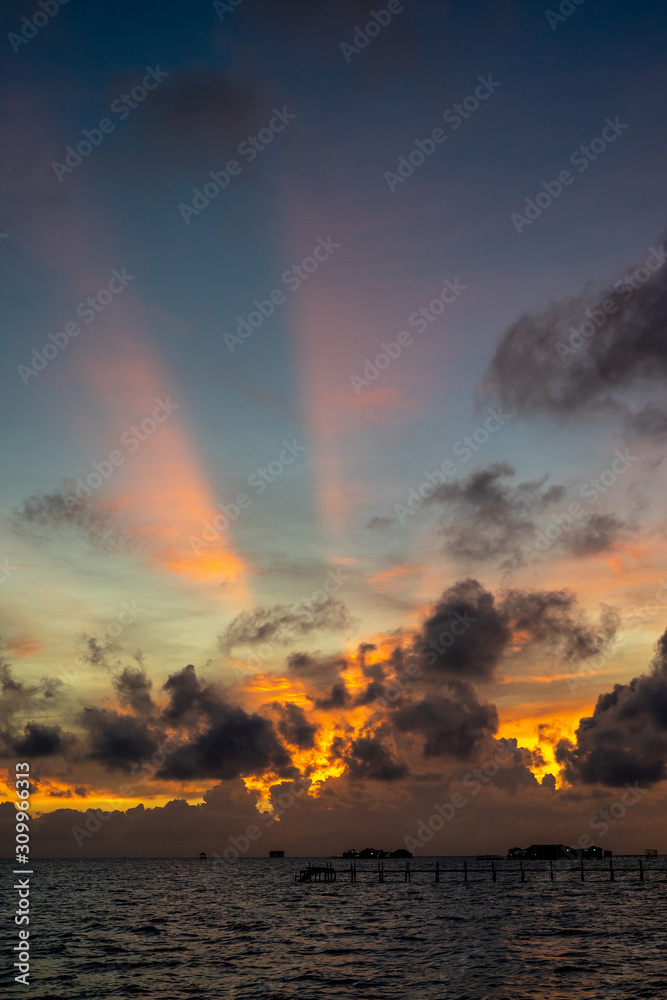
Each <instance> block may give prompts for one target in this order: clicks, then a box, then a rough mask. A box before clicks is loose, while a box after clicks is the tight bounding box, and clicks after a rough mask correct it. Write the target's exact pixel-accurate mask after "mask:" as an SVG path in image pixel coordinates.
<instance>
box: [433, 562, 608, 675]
mask: <svg viewBox="0 0 667 1000" xmlns="http://www.w3.org/2000/svg"><path fill="white" fill-rule="evenodd" d="M619 621H620V619H619V615H618V613H617V612H616V611H615V610H614V609H613V608H610V607H607V606H604V605H603V606H602V609H601V613H600V622H599V623H598V624H597V625H596V624H594V623H591V622H589V620H588V619H587V617H586V615H585V614H584V613H583V612H582V611H581V610H580V609H578V608H577V599H576V596H575V595H574V594H573V593H571V592H570V591H566V590H559V591H521V590H509V591H506V592H505V593H504V595H502V596H501V598H500V600H499V601H496V598H495V597H494V595H493V594H491V593H490V592H489V591H487V590H485V589H484V587H483V586H482V585H481V584H480V583H479V582H478V581H477V580H473V579H468V580H459V581H458V582H457V583H456V584H454V586H453V587H450V588H449V590H446V591H445V592H444V594H443V595H442V597H441V598H440V600H439V601H438V602H437V603H436V604H435V605H434V607H433V609H432V611H431V614H430V615H429V616H428V617H427V618H426V619H425V620H424V622H423V624H422V627H421V631H420V633H419V634H418V635H417V636H416V637H415V640H414V646H413V649H414V652H415V653H417V654H418V655H419V657H420V659H421V661H422V663H423V664H424V666H425V668H426V673H427V676H429V675H430V676H440V677H442V678H444V679H446V680H450V681H451V680H454V681H455V680H462V681H465V682H468V683H470V682H480V681H488V680H490V679H491V678H492V677H493V675H494V672H495V669H496V667H497V666H498V664H499V663H500V661H501V659H502V658H503V656H504V655H505V654H506V653H507V652H508V650H509V647H510V645H511V643H512V642H513V638H514V634H515V633H521V643H522V646H523V648H525V649H530V648H531V647H533V646H542V647H544V648H546V649H548V650H550V651H551V652H557V653H558V654H560V655H561V656H563V657H564V658H565V659H567V660H569V661H576V662H578V661H581V660H585V659H588V658H589V657H593V656H597V655H598V654H599V653H601V652H604V651H605V650H606V649H608V648H609V647H610V645H611V644H612V643H613V641H614V639H615V636H616V632H617V629H618V625H619Z"/></svg>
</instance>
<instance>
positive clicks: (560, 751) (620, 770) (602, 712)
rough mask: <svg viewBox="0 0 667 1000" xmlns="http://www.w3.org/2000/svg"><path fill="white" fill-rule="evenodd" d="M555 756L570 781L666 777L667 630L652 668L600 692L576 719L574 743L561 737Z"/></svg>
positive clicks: (616, 782) (614, 783) (613, 782)
mask: <svg viewBox="0 0 667 1000" xmlns="http://www.w3.org/2000/svg"><path fill="white" fill-rule="evenodd" d="M556 760H557V761H558V762H559V763H560V764H562V765H563V773H564V776H565V778H566V779H567V780H568V781H570V782H571V783H572V784H600V785H607V786H611V787H619V786H622V785H625V784H626V783H630V784H632V785H634V783H635V782H639V784H640V786H643V785H644V786H645V785H653V784H655V783H656V782H658V781H662V780H664V779H665V778H667V631H665V632H664V633H663V635H662V636H661V637H660V639H659V640H658V643H657V648H656V654H655V657H654V659H653V662H652V664H651V671H650V673H647V674H641V675H640V676H639V677H635V678H633V680H631V681H630V683H629V684H615V685H614V687H613V690H612V691H610V692H608V693H607V694H601V695H600V696H599V698H598V700H597V704H596V706H595V709H594V710H593V715H592V716H590V717H588V718H584V719H581V721H580V722H579V727H578V729H577V732H576V743H572V742H570V741H569V740H566V739H563V740H560V741H559V742H558V744H557V746H556Z"/></svg>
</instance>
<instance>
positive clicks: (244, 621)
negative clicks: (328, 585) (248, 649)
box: [219, 597, 354, 652]
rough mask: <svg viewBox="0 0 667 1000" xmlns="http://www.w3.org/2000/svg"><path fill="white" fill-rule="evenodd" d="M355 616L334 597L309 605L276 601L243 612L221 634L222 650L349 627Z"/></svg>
mask: <svg viewBox="0 0 667 1000" xmlns="http://www.w3.org/2000/svg"><path fill="white" fill-rule="evenodd" d="M353 623H354V619H353V618H352V616H351V615H350V613H349V611H348V610H347V608H346V607H345V605H344V604H343V602H342V601H338V600H335V599H334V598H333V597H329V598H327V600H326V601H323V602H322V603H320V604H314V605H313V606H312V607H310V606H309V605H307V604H274V605H273V607H270V608H253V609H252V610H248V611H242V612H241V613H240V614H239V615H237V616H236V618H235V619H234V620H233V621H232V622H231V623H230V624H229V625H228V626H227V628H226V630H225V632H224V633H223V634H222V635H221V636H220V637H219V643H220V648H221V649H222V650H223V652H226V651H228V650H230V649H233V648H234V647H235V646H241V645H247V646H253V645H257V644H259V643H263V642H270V643H276V644H278V645H281V646H284V645H288V644H289V643H291V642H293V641H294V640H295V639H298V638H301V637H302V636H304V635H309V634H310V633H311V632H316V631H318V630H319V629H331V630H341V629H347V628H349V627H350V626H351V625H352V624H353Z"/></svg>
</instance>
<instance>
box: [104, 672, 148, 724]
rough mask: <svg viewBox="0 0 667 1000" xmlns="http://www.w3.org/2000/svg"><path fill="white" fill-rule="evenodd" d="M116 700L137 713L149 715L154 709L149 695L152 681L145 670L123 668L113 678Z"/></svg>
mask: <svg viewBox="0 0 667 1000" xmlns="http://www.w3.org/2000/svg"><path fill="white" fill-rule="evenodd" d="M113 686H114V688H115V689H116V694H117V695H118V700H119V701H120V703H121V705H123V706H124V707H128V706H129V707H130V708H133V709H134V711H135V712H136V713H137V714H138V715H150V714H151V713H152V712H153V711H154V710H155V704H154V702H153V699H152V697H151V689H152V687H153V682H152V681H151V680H150V679H149V678H148V677H147V676H146V671H145V670H142V669H138V670H135V669H133V668H132V667H125V669H124V670H123V671H122V672H121V673H120V674H119V675H118V676H117V677H114V679H113Z"/></svg>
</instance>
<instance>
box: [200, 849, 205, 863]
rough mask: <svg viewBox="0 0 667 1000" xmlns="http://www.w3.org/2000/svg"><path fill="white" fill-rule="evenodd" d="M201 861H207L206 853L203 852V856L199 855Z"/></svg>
mask: <svg viewBox="0 0 667 1000" xmlns="http://www.w3.org/2000/svg"><path fill="white" fill-rule="evenodd" d="M199 860H200V861H206V851H202V852H201V854H200V855H199Z"/></svg>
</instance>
